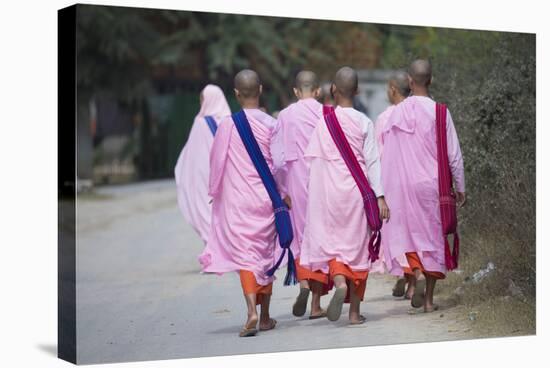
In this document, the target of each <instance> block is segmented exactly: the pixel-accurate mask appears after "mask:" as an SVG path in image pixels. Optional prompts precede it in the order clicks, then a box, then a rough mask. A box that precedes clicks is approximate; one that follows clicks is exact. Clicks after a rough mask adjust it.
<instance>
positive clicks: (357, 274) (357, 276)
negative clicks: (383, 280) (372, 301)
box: [328, 259, 369, 303]
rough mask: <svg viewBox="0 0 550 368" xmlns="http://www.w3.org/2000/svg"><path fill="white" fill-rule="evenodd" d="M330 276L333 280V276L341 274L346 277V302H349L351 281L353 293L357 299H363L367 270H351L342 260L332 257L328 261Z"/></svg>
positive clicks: (367, 275)
mask: <svg viewBox="0 0 550 368" xmlns="http://www.w3.org/2000/svg"><path fill="white" fill-rule="evenodd" d="M328 267H329V271H330V278H331V279H332V280H334V276H336V275H342V276H344V277H345V278H346V282H347V284H348V294H347V295H346V300H345V302H346V303H349V301H350V298H349V291H350V288H349V285H350V283H352V282H353V284H354V285H355V294H356V295H357V296H358V297H359V299H361V300H363V298H364V296H365V290H366V288H367V278H368V277H369V271H352V270H351V268H349V266H348V265H346V264H345V263H342V262H338V261H337V260H335V259H333V260H331V261H329V263H328Z"/></svg>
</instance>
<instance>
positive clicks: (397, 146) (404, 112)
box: [382, 96, 465, 275]
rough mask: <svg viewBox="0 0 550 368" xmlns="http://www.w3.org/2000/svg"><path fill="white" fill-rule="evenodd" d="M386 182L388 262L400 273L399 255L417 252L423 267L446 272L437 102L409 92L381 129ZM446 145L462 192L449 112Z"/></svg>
mask: <svg viewBox="0 0 550 368" xmlns="http://www.w3.org/2000/svg"><path fill="white" fill-rule="evenodd" d="M382 139H383V142H384V154H383V156H382V184H383V185H384V190H385V192H386V201H387V204H388V207H389V208H390V209H391V217H390V220H389V221H388V223H385V224H384V232H383V236H382V251H383V255H384V258H385V260H384V262H385V264H386V265H388V266H390V267H391V270H390V272H391V273H392V274H394V275H400V274H402V272H403V271H402V267H401V265H400V262H399V259H400V258H399V257H401V256H402V255H403V254H406V253H413V252H416V253H417V255H418V258H419V259H420V262H421V263H422V265H423V266H424V269H425V270H426V271H428V272H433V273H441V274H444V273H445V272H446V271H447V269H446V267H445V253H444V239H443V235H442V229H441V217H440V212H439V187H438V174H437V147H436V130H435V102H434V101H433V100H432V99H431V98H429V97H423V96H411V97H408V98H406V99H405V100H404V101H403V102H401V103H400V104H398V105H397V106H396V107H395V109H394V110H393V112H392V114H391V115H390V117H389V118H388V122H387V123H386V125H385V127H384V129H383V131H382ZM447 142H448V143H447V144H448V156H449V164H450V167H451V172H452V175H453V178H454V180H455V188H456V190H457V191H458V192H464V189H465V188H464V164H463V160H462V153H461V151H460V145H459V142H458V136H457V134H456V130H455V127H454V123H453V120H452V118H451V115H450V113H449V112H448V111H447Z"/></svg>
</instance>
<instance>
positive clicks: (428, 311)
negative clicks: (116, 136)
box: [424, 304, 439, 313]
mask: <svg viewBox="0 0 550 368" xmlns="http://www.w3.org/2000/svg"><path fill="white" fill-rule="evenodd" d="M437 310H439V305H437V304H434V305H433V307H432V309H430V310H427V309H426V308H424V313H432V312H435V311H437Z"/></svg>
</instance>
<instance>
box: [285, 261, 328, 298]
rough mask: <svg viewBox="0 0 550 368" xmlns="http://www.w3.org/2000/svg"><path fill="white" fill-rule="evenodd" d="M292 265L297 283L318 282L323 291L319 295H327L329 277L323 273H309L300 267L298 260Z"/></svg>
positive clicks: (318, 271) (309, 271)
mask: <svg viewBox="0 0 550 368" xmlns="http://www.w3.org/2000/svg"><path fill="white" fill-rule="evenodd" d="M294 264H295V265H296V279H298V281H302V280H308V281H309V280H313V281H318V282H320V283H321V284H323V291H322V292H321V295H326V294H328V292H329V290H330V289H331V287H332V283H331V282H330V280H329V277H328V275H327V274H326V273H323V272H322V271H320V270H317V271H311V270H310V269H308V268H306V267H304V266H301V265H300V258H296V260H295V261H294Z"/></svg>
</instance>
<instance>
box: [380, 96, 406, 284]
mask: <svg viewBox="0 0 550 368" xmlns="http://www.w3.org/2000/svg"><path fill="white" fill-rule="evenodd" d="M394 109H395V105H390V106H388V107H387V108H386V110H384V111H383V112H382V113H381V114H380V115H378V119H376V122H375V123H374V135H375V137H376V143H377V145H378V152H379V154H380V159H382V156H383V153H384V140H383V136H382V132H383V131H384V128H385V127H386V125H387V123H388V119H389V117H390V115H391V113H392V112H393V110H394ZM390 212H391V209H390ZM390 215H391V214H390ZM384 232H385V226H384V225H382V230H381V233H382V238H383V237H384ZM397 262H398V263H399V265H400V266H401V267H402V268H405V267H409V263H408V262H407V257H405V255H404V254H403V255H401V256H398V257H397ZM391 268H392V266H391V265H386V264H385V263H384V250H383V249H381V250H380V258H379V259H378V261H376V262H374V263H373V264H372V266H371V272H375V273H386V272H388V271H389V270H390V269H391ZM395 271H396V272H397V269H396V270H395Z"/></svg>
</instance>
